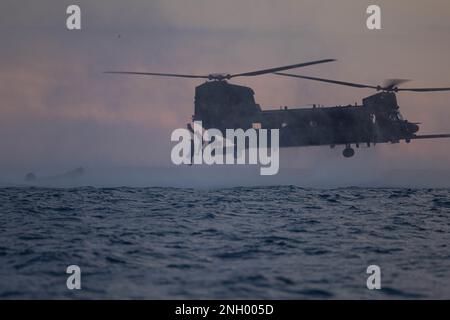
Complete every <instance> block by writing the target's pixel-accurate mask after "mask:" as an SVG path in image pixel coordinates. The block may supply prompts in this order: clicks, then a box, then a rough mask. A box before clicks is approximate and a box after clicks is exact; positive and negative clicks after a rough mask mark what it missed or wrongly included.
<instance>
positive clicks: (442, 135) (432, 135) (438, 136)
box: [411, 134, 450, 139]
mask: <svg viewBox="0 0 450 320" xmlns="http://www.w3.org/2000/svg"><path fill="white" fill-rule="evenodd" d="M441 138H450V134H423V135H417V136H414V137H412V138H411V139H441Z"/></svg>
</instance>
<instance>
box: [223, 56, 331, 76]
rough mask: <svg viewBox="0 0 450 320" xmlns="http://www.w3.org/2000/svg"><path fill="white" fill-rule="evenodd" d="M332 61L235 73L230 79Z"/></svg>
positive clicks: (325, 61)
mask: <svg viewBox="0 0 450 320" xmlns="http://www.w3.org/2000/svg"><path fill="white" fill-rule="evenodd" d="M332 61H336V59H325V60H317V61H311V62H305V63H298V64H292V65H289V66H284V67H277V68H270V69H262V70H256V71H251V72H244V73H237V74H232V75H230V78H235V77H252V76H259V75H262V74H267V73H274V72H278V71H284V70H289V69H295V68H301V67H306V66H311V65H314V64H320V63H327V62H332Z"/></svg>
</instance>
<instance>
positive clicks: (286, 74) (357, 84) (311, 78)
mask: <svg viewBox="0 0 450 320" xmlns="http://www.w3.org/2000/svg"><path fill="white" fill-rule="evenodd" d="M275 74H277V75H280V76H286V77H293V78H301V79H307V80H314V81H321V82H328V83H333V84H339V85H343V86H349V87H354V88H370V89H377V87H376V86H370V85H367V84H361V83H353V82H345V81H338V80H331V79H323V78H315V77H308V76H301V75H298V74H291V73H282V72H275Z"/></svg>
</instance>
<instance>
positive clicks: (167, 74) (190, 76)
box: [105, 71, 209, 79]
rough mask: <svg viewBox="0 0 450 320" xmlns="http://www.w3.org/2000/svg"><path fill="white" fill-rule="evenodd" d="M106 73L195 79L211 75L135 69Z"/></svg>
mask: <svg viewBox="0 0 450 320" xmlns="http://www.w3.org/2000/svg"><path fill="white" fill-rule="evenodd" d="M105 73H112V74H132V75H140V76H161V77H176V78H194V79H208V77H209V76H198V75H193V74H176V73H155V72H133V71H105Z"/></svg>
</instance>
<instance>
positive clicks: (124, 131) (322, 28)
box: [0, 0, 450, 173]
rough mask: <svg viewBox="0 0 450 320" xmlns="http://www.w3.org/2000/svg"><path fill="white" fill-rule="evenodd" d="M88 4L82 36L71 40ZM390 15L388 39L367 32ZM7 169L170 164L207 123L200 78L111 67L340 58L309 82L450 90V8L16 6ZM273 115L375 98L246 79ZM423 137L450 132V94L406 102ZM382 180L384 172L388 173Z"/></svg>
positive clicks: (194, 68)
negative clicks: (197, 111)
mask: <svg viewBox="0 0 450 320" xmlns="http://www.w3.org/2000/svg"><path fill="white" fill-rule="evenodd" d="M70 4H78V5H79V6H80V7H81V10H82V30H81V31H68V30H67V29H66V26H65V20H66V17H67V15H66V13H65V11H66V8H67V6H68V5H70ZM370 4H378V5H380V6H381V10H382V30H379V31H370V30H367V28H366V22H365V21H366V18H367V14H366V8H367V6H368V5H370ZM0 15H1V19H0V39H1V46H0V70H1V72H0V98H1V100H0V101H1V107H0V172H7V171H9V170H23V171H24V172H27V171H39V170H41V169H42V168H52V167H55V168H69V169H70V168H72V167H76V166H84V167H101V166H120V167H126V166H130V167H136V166H140V167H141V166H145V167H160V166H170V165H171V163H170V149H171V143H170V133H171V132H172V130H174V129H176V128H179V127H185V125H186V123H187V122H188V121H189V119H190V117H191V115H192V114H193V97H194V88H195V86H197V85H199V84H201V83H202V81H200V80H188V79H168V78H152V77H148V78H146V77H138V76H136V77H132V76H117V75H106V74H103V71H106V70H131V71H152V72H171V73H196V74H204V73H212V72H230V73H234V72H245V71H251V70H254V69H259V68H265V67H273V66H279V65H285V64H294V63H300V62H305V61H310V60H317V59H326V58H335V59H338V61H337V62H334V63H328V64H324V65H318V66H310V67H306V68H303V69H298V70H294V72H295V73H299V74H304V75H311V76H318V77H328V78H332V79H341V80H347V81H355V82H363V83H369V84H375V85H376V84H379V83H382V81H383V80H384V79H386V78H407V79H413V80H414V81H412V82H410V83H408V84H407V85H405V86H450V60H449V57H450V41H449V39H450V2H449V1H448V0H431V1H421V0H396V1H385V0H377V1H364V0H363V1H361V0H344V1H331V0H330V1H325V0H307V1H306V0H305V1H302V0H280V1H273V0H270V1H269V0H228V1H219V0H217V1H216V0H213V1H211V0H203V1H202V0H179V1H178V0H177V1H175V0H170V1H167V0H150V1H149V0H131V1H116V0H89V1H75V0H73V1H59V0H58V1H57V0H53V1H49V0H40V1H32V0H27V1H25V0H2V1H1V2H0ZM233 83H236V84H242V85H246V86H250V87H252V88H253V89H254V91H255V98H256V100H257V102H258V103H259V104H261V106H262V108H263V109H271V108H279V106H281V105H283V106H284V105H287V106H290V107H295V106H299V107H300V106H306V105H308V104H312V103H318V104H323V105H339V104H348V103H354V102H356V101H358V102H360V101H361V99H362V98H363V97H365V96H368V95H370V94H372V91H370V90H365V89H352V88H347V87H338V86H332V85H328V84H321V83H314V82H307V81H306V80H300V79H298V80H296V79H289V78H282V77H278V76H276V75H267V76H261V77H258V78H247V79H246V78H240V79H236V81H233ZM398 101H399V105H400V107H401V109H400V111H401V112H402V114H403V116H404V117H405V118H406V119H408V120H410V121H413V122H421V123H422V124H421V131H420V133H422V134H430V133H450V92H447V93H434V94H430V93H422V94H420V93H400V94H398ZM281 163H282V166H285V167H291V168H301V169H308V168H310V167H314V168H316V169H317V167H318V166H322V167H324V168H328V169H330V170H332V168H334V167H339V168H341V169H340V170H343V171H344V172H346V171H347V172H349V173H351V172H352V168H354V167H362V166H367V165H370V166H373V167H374V168H376V169H375V170H384V171H385V170H388V169H389V170H391V169H392V170H412V171H414V170H416V171H417V172H423V170H428V169H429V170H441V171H444V172H450V140H434V141H433V140H429V141H414V142H413V143H411V144H409V145H406V144H405V143H401V144H399V145H380V146H377V147H376V149H371V150H367V149H363V150H358V151H357V154H356V157H355V158H354V159H351V160H345V159H342V156H341V148H338V149H336V150H330V149H329V148H327V147H322V148H302V149H290V150H285V151H283V152H282V153H281ZM380 172H381V171H380Z"/></svg>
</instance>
